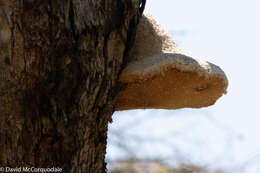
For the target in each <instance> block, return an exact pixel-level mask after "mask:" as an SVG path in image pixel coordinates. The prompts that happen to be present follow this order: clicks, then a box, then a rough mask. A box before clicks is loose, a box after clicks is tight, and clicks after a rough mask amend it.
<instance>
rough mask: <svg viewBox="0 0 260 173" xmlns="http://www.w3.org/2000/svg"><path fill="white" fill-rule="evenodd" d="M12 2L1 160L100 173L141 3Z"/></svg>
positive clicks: (95, 0) (91, 0)
mask: <svg viewBox="0 0 260 173" xmlns="http://www.w3.org/2000/svg"><path fill="white" fill-rule="evenodd" d="M140 4H142V5H141V7H140ZM11 5H12V10H13V11H12V16H11V20H12V24H11V25H10V26H9V27H10V30H11V32H10V33H11V34H10V35H11V39H10V41H9V42H10V43H9V48H10V51H8V56H7V57H8V58H7V60H6V59H5V61H3V60H2V59H3V58H2V57H0V58H1V59H0V60H1V61H0V65H1V62H5V64H4V65H2V66H3V70H2V71H3V72H1V70H0V72H1V74H4V75H2V76H4V77H2V78H1V79H0V80H1V81H0V82H1V83H4V84H0V87H1V91H0V104H1V107H0V111H1V115H0V120H1V121H0V122H1V124H0V165H6V166H12V167H16V166H33V167H52V166H55V167H61V168H62V169H63V170H64V172H89V173H101V172H105V168H106V163H105V162H104V157H105V152H106V139H107V127H108V123H109V122H111V117H112V114H113V111H114V96H115V95H116V94H117V80H118V77H119V74H120V72H121V70H122V68H123V66H124V64H125V63H126V62H127V56H130V55H129V53H128V52H130V51H129V50H130V49H131V47H132V44H133V40H134V37H135V28H136V25H137V23H138V20H139V17H140V16H141V13H140V11H139V10H140V9H139V7H140V8H144V3H143V2H140V1H139V0H127V1H125V0H117V1H115V0H106V1H105V0H84V1H83V0H38V1H37V0H20V1H12V4H11ZM142 11H143V9H141V12H142ZM0 55H1V56H2V55H4V54H0ZM5 57H6V56H5Z"/></svg>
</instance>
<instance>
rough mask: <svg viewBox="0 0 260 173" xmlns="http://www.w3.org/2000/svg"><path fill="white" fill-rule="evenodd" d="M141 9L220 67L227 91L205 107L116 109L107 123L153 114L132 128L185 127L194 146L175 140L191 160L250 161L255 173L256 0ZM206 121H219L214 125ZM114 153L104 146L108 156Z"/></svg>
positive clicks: (192, 1)
mask: <svg viewBox="0 0 260 173" xmlns="http://www.w3.org/2000/svg"><path fill="white" fill-rule="evenodd" d="M145 12H146V13H150V14H152V16H153V17H154V18H155V19H156V20H157V21H158V22H159V23H160V24H161V25H162V26H163V27H164V28H165V29H167V30H168V31H170V32H171V34H172V35H173V39H174V40H176V41H177V43H178V44H179V46H180V47H181V48H182V49H183V50H184V51H185V52H186V53H187V54H188V55H190V56H192V57H196V58H200V59H203V60H206V61H209V62H211V63H214V64H216V65H218V66H220V67H221V68H222V69H223V70H224V71H225V73H226V75H227V77H228V80H229V87H228V93H227V95H225V96H223V97H222V98H221V99H219V100H218V101H217V103H216V104H215V105H213V106H211V107H209V108H203V109H184V110H177V111H176V110H175V111H162V110H156V111H155V110H146V111H143V110H138V111H130V112H117V113H115V115H114V123H113V124H112V125H111V126H110V128H118V127H119V126H120V124H122V122H124V121H128V120H129V119H131V117H132V116H133V115H134V116H135V117H136V116H137V115H138V116H145V115H150V114H154V115H155V118H154V121H151V122H150V124H149V123H148V125H147V124H143V125H141V127H138V128H137V129H135V131H138V132H141V133H143V134H146V133H148V134H151V133H153V134H155V133H158V135H159V136H160V134H159V132H160V131H161V129H166V131H168V132H172V131H173V132H176V131H178V130H180V129H182V128H181V127H182V126H184V127H185V128H184V129H183V130H182V131H181V132H182V133H183V134H185V135H184V136H186V137H187V136H188V138H186V141H188V143H189V144H190V143H192V142H194V146H193V147H191V146H189V145H188V146H187V147H186V148H185V143H183V144H179V145H182V146H184V147H183V152H187V155H188V156H189V157H190V158H191V160H196V161H199V162H202V163H205V164H214V162H216V164H217V165H219V166H225V167H227V168H228V169H229V170H230V171H232V172H234V173H238V171H239V170H240V171H241V170H242V168H241V167H240V166H241V165H245V164H248V169H247V170H244V171H245V172H246V173H259V171H260V137H259V136H260V110H259V109H260V101H259V99H260V91H259V90H260V77H259V74H260V67H259V64H260V46H259V45H260V43H259V41H260V22H259V21H260V19H259V18H260V1H259V0H147V5H146V9H145ZM175 34H176V36H175ZM171 114H172V115H173V116H170V115H171ZM164 115H169V116H164ZM205 116H208V117H210V118H205ZM160 117H161V118H160ZM210 121H213V122H217V124H218V125H216V127H212V124H214V123H212V122H210ZM218 127H223V128H222V129H219V128H218ZM158 129H160V130H158ZM161 137H162V136H161ZM165 138H167V136H165ZM229 140H230V141H229ZM227 141H228V142H227ZM195 143H196V144H197V145H195ZM148 148H149V147H148ZM152 149H154V148H153V147H151V150H152ZM164 152H167V151H164ZM115 153H116V150H113V148H112V149H108V155H109V156H110V155H113V154H114V155H115ZM258 154H259V155H258ZM210 166H211V165H210ZM257 168H258V171H257V170H256V169H257ZM236 171H237V172H236ZM241 172H243V171H241Z"/></svg>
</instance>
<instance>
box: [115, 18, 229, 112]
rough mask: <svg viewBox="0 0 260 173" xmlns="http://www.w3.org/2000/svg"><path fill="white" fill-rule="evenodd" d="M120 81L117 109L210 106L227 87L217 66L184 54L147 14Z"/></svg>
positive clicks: (140, 26) (225, 79)
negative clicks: (120, 88)
mask: <svg viewBox="0 0 260 173" xmlns="http://www.w3.org/2000/svg"><path fill="white" fill-rule="evenodd" d="M119 81H120V83H121V86H122V90H121V92H120V93H119V94H118V95H117V97H116V110H129V109H178V108H187V107H190V108H200V107H205V106H210V105H212V104H214V103H215V102H216V100H217V99H218V98H219V97H221V96H222V95H223V94H225V93H226V89H227V86H228V80H227V77H226V75H225V73H224V72H223V71H222V70H221V69H220V68H219V67H218V66H216V65H214V64H212V63H209V62H205V61H202V60H199V59H196V58H192V57H190V56H187V55H185V54H184V52H182V51H181V50H180V49H179V48H178V47H177V45H176V44H175V43H174V41H173V40H172V39H171V36H170V34H169V33H168V32H167V31H165V30H164V29H162V27H161V26H160V25H159V24H157V23H156V21H155V20H154V19H153V18H152V17H151V16H149V15H144V16H143V17H142V19H141V20H140V23H139V26H138V29H137V35H136V40H135V44H134V48H133V50H132V54H131V60H130V62H129V63H128V64H127V66H126V68H125V69H124V70H123V72H122V73H121V75H120V80H119Z"/></svg>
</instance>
